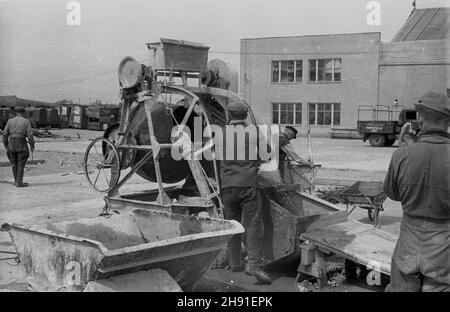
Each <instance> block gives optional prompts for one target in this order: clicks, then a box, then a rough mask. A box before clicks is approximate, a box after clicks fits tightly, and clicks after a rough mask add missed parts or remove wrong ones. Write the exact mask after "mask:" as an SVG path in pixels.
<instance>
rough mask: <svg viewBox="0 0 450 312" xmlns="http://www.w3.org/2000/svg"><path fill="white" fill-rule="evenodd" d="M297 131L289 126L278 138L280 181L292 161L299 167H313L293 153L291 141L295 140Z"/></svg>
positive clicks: (283, 179)
mask: <svg viewBox="0 0 450 312" xmlns="http://www.w3.org/2000/svg"><path fill="white" fill-rule="evenodd" d="M297 133H298V131H297V130H296V129H295V128H294V127H291V126H286V128H285V129H284V132H283V133H281V134H280V136H279V142H278V143H279V155H280V160H279V165H278V170H279V171H280V175H281V180H282V181H283V182H284V181H285V168H286V165H287V163H288V162H289V161H294V162H296V163H297V164H299V165H301V166H306V167H311V168H313V167H314V165H313V164H312V163H311V162H310V161H308V160H305V159H303V158H302V157H300V156H299V155H298V153H297V152H296V151H295V148H294V146H293V145H292V144H291V140H292V139H295V138H297Z"/></svg>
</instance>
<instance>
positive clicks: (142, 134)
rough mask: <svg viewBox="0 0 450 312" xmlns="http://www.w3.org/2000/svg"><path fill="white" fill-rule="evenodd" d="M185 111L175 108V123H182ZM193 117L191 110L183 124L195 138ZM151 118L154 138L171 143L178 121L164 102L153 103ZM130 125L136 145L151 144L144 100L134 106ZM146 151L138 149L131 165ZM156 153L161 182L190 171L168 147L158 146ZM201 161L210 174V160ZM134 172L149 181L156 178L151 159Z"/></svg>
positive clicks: (169, 181)
mask: <svg viewBox="0 0 450 312" xmlns="http://www.w3.org/2000/svg"><path fill="white" fill-rule="evenodd" d="M186 111H187V110H186V108H184V107H183V106H178V107H176V108H174V110H173V115H174V117H175V118H176V121H177V122H178V123H181V121H182V119H183V117H184V115H185V114H186ZM195 116H196V115H195V113H192V114H191V117H190V118H189V120H188V122H187V123H186V126H188V127H189V128H190V130H191V137H192V138H193V137H194V129H193V124H194V117H195ZM152 121H153V128H154V132H155V137H156V140H157V141H158V142H159V143H171V140H170V136H171V132H172V129H173V127H174V126H176V124H177V123H176V122H175V120H174V118H173V116H172V114H171V113H170V112H168V111H167V110H166V107H165V105H164V103H160V102H156V103H155V104H154V106H153V107H152ZM131 124H132V132H133V134H134V138H135V140H136V142H137V144H138V145H151V141H150V135H149V131H148V123H147V118H146V113H145V108H144V103H140V104H139V105H138V107H137V108H136V110H135V112H134V113H133V117H132V119H131ZM146 153H147V151H143V150H138V151H137V152H136V156H135V158H134V161H133V162H132V164H131V165H132V166H133V165H134V164H136V163H137V162H139V160H141V159H142V158H143V157H144V156H145V154H146ZM159 155H160V157H159V165H160V169H161V176H162V182H163V183H177V182H180V181H182V180H183V179H185V178H188V177H189V175H190V174H191V171H190V168H189V165H188V163H187V162H186V161H185V160H179V161H178V160H175V159H173V158H172V156H171V150H170V149H161V151H160V154H159ZM201 163H202V166H203V168H205V170H207V173H208V175H209V176H211V174H212V172H211V170H212V169H213V168H212V164H208V163H210V162H207V161H206V160H203V161H202V162H201ZM137 173H138V174H139V175H140V176H141V177H142V178H144V179H146V180H148V181H152V182H156V181H157V179H156V173H155V167H154V161H153V158H152V159H150V160H149V161H148V162H146V163H145V164H144V165H143V166H142V167H141V169H139V170H138V171H137Z"/></svg>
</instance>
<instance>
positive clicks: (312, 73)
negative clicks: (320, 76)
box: [309, 60, 316, 81]
mask: <svg viewBox="0 0 450 312" xmlns="http://www.w3.org/2000/svg"><path fill="white" fill-rule="evenodd" d="M309 81H316V60H309Z"/></svg>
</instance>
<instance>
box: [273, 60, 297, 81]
mask: <svg viewBox="0 0 450 312" xmlns="http://www.w3.org/2000/svg"><path fill="white" fill-rule="evenodd" d="M302 76H303V61H302V60H296V61H272V82H276V83H281V82H302Z"/></svg>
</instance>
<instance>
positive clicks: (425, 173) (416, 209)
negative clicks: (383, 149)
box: [384, 92, 450, 291]
mask: <svg viewBox="0 0 450 312" xmlns="http://www.w3.org/2000/svg"><path fill="white" fill-rule="evenodd" d="M416 110H417V112H418V122H419V126H420V127H421V135H420V138H419V139H418V142H417V143H414V144H411V145H408V146H406V147H403V148H399V149H398V150H396V151H395V152H394V154H393V155H392V159H391V163H390V165H389V169H388V173H387V176H386V179H385V182H384V190H385V192H386V194H387V195H388V196H389V198H391V199H392V200H396V201H400V202H401V203H402V208H403V217H402V221H401V225H400V236H399V238H398V242H397V245H396V247H395V250H394V254H393V257H392V262H391V283H390V286H389V290H390V291H450V261H449V253H450V245H449V244H450V136H449V134H448V132H447V131H448V127H449V126H450V104H449V100H448V98H447V96H445V95H443V94H439V93H434V92H431V93H426V94H425V95H423V96H422V97H421V98H420V100H419V102H418V104H416Z"/></svg>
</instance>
